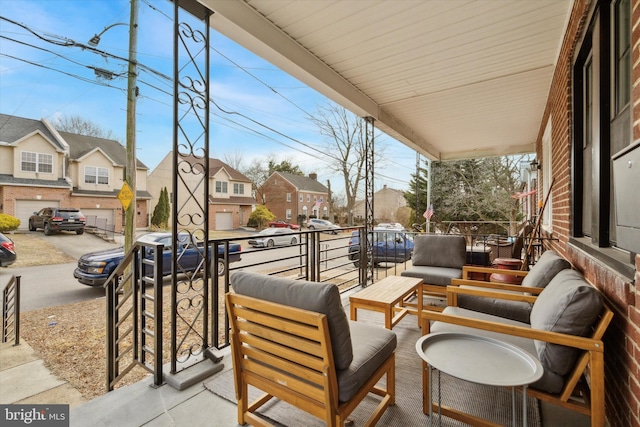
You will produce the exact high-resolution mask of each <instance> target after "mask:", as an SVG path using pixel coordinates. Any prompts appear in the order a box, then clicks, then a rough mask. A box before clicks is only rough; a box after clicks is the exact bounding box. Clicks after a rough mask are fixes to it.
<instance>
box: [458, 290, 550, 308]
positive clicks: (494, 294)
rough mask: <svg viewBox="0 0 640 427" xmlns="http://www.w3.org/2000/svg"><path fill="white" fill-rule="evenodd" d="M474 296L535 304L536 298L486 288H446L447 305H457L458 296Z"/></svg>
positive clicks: (518, 292) (519, 291) (520, 291)
mask: <svg viewBox="0 0 640 427" xmlns="http://www.w3.org/2000/svg"><path fill="white" fill-rule="evenodd" d="M461 294H464V295H474V296H477V297H482V298H495V299H501V300H509V301H521V302H530V303H532V304H533V303H534V302H536V298H537V296H534V295H527V294H526V293H524V292H522V290H518V291H517V292H516V293H512V292H501V291H495V290H492V289H487V288H474V289H472V288H461V287H459V286H447V301H448V302H450V303H451V304H448V305H454V306H455V305H457V301H458V295H461Z"/></svg>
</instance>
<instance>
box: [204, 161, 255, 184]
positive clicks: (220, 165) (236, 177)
mask: <svg viewBox="0 0 640 427" xmlns="http://www.w3.org/2000/svg"><path fill="white" fill-rule="evenodd" d="M220 169H224V170H225V171H227V173H228V174H229V176H230V177H231V179H232V180H233V181H245V182H251V180H250V179H249V178H247V176H246V175H244V174H242V173H241V172H239V171H238V170H236V169H234V168H232V167H231V166H229V165H228V164H226V163H225V162H223V161H222V160H218V159H209V175H211V176H214V175H215V174H216V173H218V171H219V170H220Z"/></svg>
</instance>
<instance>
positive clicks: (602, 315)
mask: <svg viewBox="0 0 640 427" xmlns="http://www.w3.org/2000/svg"><path fill="white" fill-rule="evenodd" d="M534 289H535V288H528V289H527V291H531V292H532V293H534V292H537V293H538V294H539V295H537V296H536V295H526V294H522V293H520V294H511V293H509V292H503V291H502V290H500V289H494V290H491V289H465V288H459V287H451V288H450V289H449V291H452V292H454V293H456V294H458V296H460V295H461V294H464V293H467V292H469V293H471V294H473V295H475V296H476V297H487V298H507V299H512V300H517V301H525V302H532V303H533V309H532V312H531V324H530V325H529V324H526V323H523V322H517V321H514V320H510V319H505V318H501V317H498V316H494V315H490V314H486V313H480V312H476V311H472V310H467V309H464V308H460V307H455V306H450V307H447V308H446V309H445V310H444V311H443V312H442V313H437V312H432V311H426V310H425V311H423V317H422V322H423V334H428V333H431V332H464V333H470V334H474V335H482V336H488V337H492V338H495V339H499V340H502V341H505V342H509V343H511V344H514V345H517V346H519V347H521V348H523V349H524V350H526V351H528V352H529V353H531V354H532V355H534V357H537V358H538V359H539V360H540V362H541V364H542V366H543V368H544V374H543V377H542V378H541V379H540V380H539V381H537V382H535V383H533V384H532V385H531V386H530V387H529V388H528V389H527V395H529V396H534V397H536V398H538V399H540V400H543V401H546V402H550V403H553V404H557V405H559V406H562V407H565V408H568V409H571V410H574V411H577V412H580V413H582V414H585V415H588V416H590V417H591V425H592V426H598V427H600V426H604V424H605V410H604V409H605V398H604V390H605V385H604V345H603V342H602V336H603V335H604V333H605V331H606V329H607V327H608V325H609V323H610V322H611V319H612V317H613V312H612V311H611V309H609V308H608V307H607V305H606V304H605V303H604V300H603V297H602V296H601V294H600V293H599V291H598V290H597V289H596V288H594V287H593V286H591V285H590V284H588V283H587V282H586V281H585V280H584V278H582V276H581V275H580V274H579V273H578V272H576V271H573V270H563V271H561V272H560V273H558V274H557V275H556V276H555V277H554V278H553V280H552V281H551V283H549V285H548V286H547V287H546V288H544V289H542V290H541V289H538V290H537V291H536V290H534ZM450 300H452V301H455V299H454V298H452V299H450ZM423 365H424V366H423V368H424V369H423V396H424V402H423V410H424V411H425V413H427V412H428V409H429V407H428V406H429V402H430V401H431V400H430V398H429V388H428V384H429V370H428V369H427V366H426V363H424V362H423ZM586 374H588V378H589V384H588V385H587V381H586V380H585V376H586ZM435 406H437V405H435ZM436 409H437V408H436ZM441 411H442V413H443V415H446V416H449V417H452V418H456V419H459V420H463V421H465V422H468V423H471V424H474V425H487V423H486V422H485V421H484V420H480V419H476V418H474V417H473V416H470V415H469V414H463V413H460V412H459V411H456V410H455V409H454V408H448V407H447V408H445V407H443V408H441Z"/></svg>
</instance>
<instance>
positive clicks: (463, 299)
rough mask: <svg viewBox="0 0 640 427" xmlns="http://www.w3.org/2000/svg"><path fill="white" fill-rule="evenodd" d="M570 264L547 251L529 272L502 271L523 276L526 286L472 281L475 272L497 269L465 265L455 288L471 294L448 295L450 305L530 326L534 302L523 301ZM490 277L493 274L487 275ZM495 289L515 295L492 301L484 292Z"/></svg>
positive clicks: (450, 292) (536, 293) (535, 293)
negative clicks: (467, 290) (471, 277)
mask: <svg viewBox="0 0 640 427" xmlns="http://www.w3.org/2000/svg"><path fill="white" fill-rule="evenodd" d="M570 268H571V264H570V263H569V261H567V260H565V259H564V258H562V257H560V256H559V255H558V254H556V253H555V252H553V251H546V252H545V253H543V254H542V256H541V257H540V259H539V260H538V262H537V263H536V264H535V265H534V266H533V267H532V268H531V270H529V271H520V270H500V274H503V275H512V276H521V277H523V279H522V286H520V285H513V284H511V285H510V284H506V283H493V282H486V281H481V280H469V277H470V276H471V274H472V273H474V272H475V273H477V272H480V273H495V272H496V269H495V268H487V267H478V266H470V265H465V266H464V267H463V268H462V279H453V280H451V286H456V287H462V288H465V289H469V292H462V293H458V292H455V291H453V290H449V289H448V292H447V305H453V306H458V307H462V308H467V309H470V310H474V311H480V312H482V313H488V314H494V315H496V316H500V317H506V318H508V319H512V320H517V321H520V322H524V323H529V316H530V314H531V309H532V308H533V301H532V300H531V299H527V298H521V297H522V296H527V295H538V294H539V293H540V292H542V289H544V288H545V287H546V286H547V285H548V284H549V283H550V282H551V280H552V279H553V278H554V277H555V276H556V274H558V273H559V272H560V271H562V270H565V269H570ZM486 276H487V277H489V276H490V274H486ZM483 289H484V290H487V289H493V290H495V291H502V292H506V293H509V294H511V295H508V296H504V295H501V296H500V298H491V297H488V296H487V295H486V294H483V293H482V290H483Z"/></svg>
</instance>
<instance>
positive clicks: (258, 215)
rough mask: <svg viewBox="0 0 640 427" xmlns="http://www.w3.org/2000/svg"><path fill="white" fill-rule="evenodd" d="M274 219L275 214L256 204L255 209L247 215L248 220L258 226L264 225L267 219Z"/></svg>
mask: <svg viewBox="0 0 640 427" xmlns="http://www.w3.org/2000/svg"><path fill="white" fill-rule="evenodd" d="M274 219H276V216H275V215H274V214H273V213H271V211H270V210H269V209H267V208H266V207H265V206H263V205H258V206H256V209H255V210H254V211H253V212H251V215H249V220H248V222H249V223H252V224H257V226H258V228H262V227H264V224H266V223H267V222H269V221H273V220H274Z"/></svg>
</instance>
